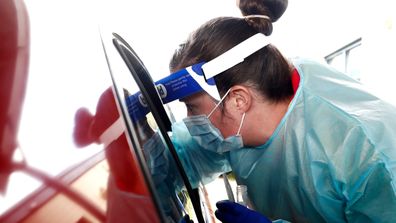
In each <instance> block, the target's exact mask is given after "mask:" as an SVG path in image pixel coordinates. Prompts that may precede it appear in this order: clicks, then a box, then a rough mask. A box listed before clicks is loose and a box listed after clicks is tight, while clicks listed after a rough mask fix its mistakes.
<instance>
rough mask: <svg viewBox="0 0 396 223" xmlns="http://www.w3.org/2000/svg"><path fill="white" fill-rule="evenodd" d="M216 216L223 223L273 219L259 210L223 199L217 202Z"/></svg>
mask: <svg viewBox="0 0 396 223" xmlns="http://www.w3.org/2000/svg"><path fill="white" fill-rule="evenodd" d="M216 206H217V208H218V209H217V210H216V212H215V215H216V217H217V218H218V219H219V220H220V221H221V222H223V223H249V222H255V223H269V222H271V220H269V219H268V218H266V217H264V216H263V215H261V214H260V213H258V212H257V211H253V210H251V209H249V208H247V207H245V206H243V205H240V204H238V203H235V202H232V201H229V200H223V201H219V202H217V203H216Z"/></svg>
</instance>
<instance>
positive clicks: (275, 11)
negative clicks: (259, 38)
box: [238, 0, 288, 36]
mask: <svg viewBox="0 0 396 223" xmlns="http://www.w3.org/2000/svg"><path fill="white" fill-rule="evenodd" d="M287 5H288V0H239V4H238V7H239V9H240V10H241V12H242V15H243V16H245V20H246V21H247V22H248V23H249V25H251V26H252V27H253V28H255V29H256V30H257V31H258V32H261V33H263V34H265V35H267V36H268V35H270V34H271V33H272V23H273V22H276V21H277V20H278V19H279V18H280V17H281V16H282V15H283V13H284V12H285V11H286V8H287ZM267 17H268V18H267Z"/></svg>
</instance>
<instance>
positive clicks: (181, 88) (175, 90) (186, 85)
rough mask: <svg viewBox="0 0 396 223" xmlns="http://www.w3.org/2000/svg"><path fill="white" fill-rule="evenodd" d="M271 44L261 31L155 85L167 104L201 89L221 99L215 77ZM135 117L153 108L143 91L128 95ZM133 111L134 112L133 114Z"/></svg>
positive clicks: (130, 108) (128, 103)
mask: <svg viewBox="0 0 396 223" xmlns="http://www.w3.org/2000/svg"><path fill="white" fill-rule="evenodd" d="M268 44H270V38H269V37H268V36H265V35H264V34H262V33H257V34H255V35H253V36H251V37H249V38H248V39H246V40H244V41H243V42H241V43H239V44H238V45H236V46H234V47H233V48H231V49H229V50H228V51H226V52H224V53H223V54H221V55H219V56H218V57H216V58H214V59H212V60H211V61H209V62H201V63H197V64H194V65H191V66H189V67H186V68H184V69H181V70H179V71H177V72H175V73H172V74H170V75H169V76H167V77H165V78H163V79H161V80H159V81H156V82H155V86H156V88H157V91H158V93H159V95H160V97H161V99H162V102H163V103H164V104H166V103H169V102H171V101H174V100H177V99H181V98H184V97H187V96H190V95H192V94H195V93H198V92H200V91H205V92H206V93H208V94H209V95H210V96H211V97H213V98H214V99H216V100H217V101H220V99H221V97H220V94H219V92H218V90H217V87H216V83H215V81H214V78H213V77H215V76H216V75H218V74H220V73H222V72H224V71H226V70H228V69H230V68H232V67H233V66H235V65H237V64H239V63H241V62H243V61H244V60H245V58H247V57H248V56H250V55H252V54H253V53H255V52H257V51H258V50H260V49H262V48H263V47H265V46H267V45H268ZM127 105H128V109H129V111H130V115H131V117H133V119H135V120H139V119H140V118H141V117H143V116H145V115H146V114H147V113H148V112H149V111H148V108H147V103H146V102H145V99H144V98H143V95H142V94H141V93H140V92H137V93H136V94H134V95H131V96H129V97H128V98H127ZM131 112H132V114H131Z"/></svg>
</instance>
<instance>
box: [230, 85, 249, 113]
mask: <svg viewBox="0 0 396 223" xmlns="http://www.w3.org/2000/svg"><path fill="white" fill-rule="evenodd" d="M229 95H230V96H229V97H228V98H229V99H228V100H230V102H229V104H230V105H231V106H232V107H233V108H231V107H230V109H233V110H234V111H235V110H236V111H239V112H240V113H241V114H242V113H246V112H247V111H248V110H249V109H250V107H251V106H252V99H253V95H252V93H251V91H250V90H249V88H247V87H246V86H243V85H235V86H233V87H232V88H231V90H230V93H229Z"/></svg>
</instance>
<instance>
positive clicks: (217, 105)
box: [208, 88, 231, 118]
mask: <svg viewBox="0 0 396 223" xmlns="http://www.w3.org/2000/svg"><path fill="white" fill-rule="evenodd" d="M230 90H231V88H230V89H228V91H227V92H226V93H225V94H224V96H223V97H222V98H221V99H220V101H219V103H217V104H216V106H215V107H214V108H213V109H212V111H211V112H210V113H209V115H208V118H209V117H210V116H211V115H212V114H213V112H214V111H215V110H216V108H217V107H219V105H220V104H221V102H222V101H223V100H224V98H225V97H226V96H227V95H228V93H230Z"/></svg>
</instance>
